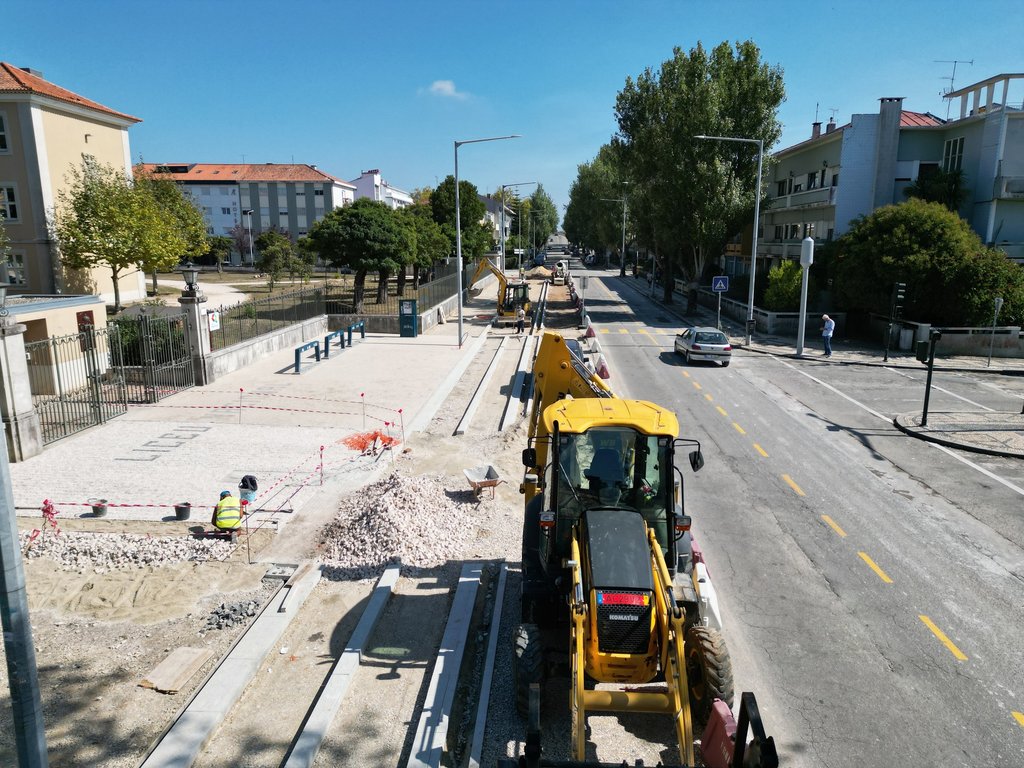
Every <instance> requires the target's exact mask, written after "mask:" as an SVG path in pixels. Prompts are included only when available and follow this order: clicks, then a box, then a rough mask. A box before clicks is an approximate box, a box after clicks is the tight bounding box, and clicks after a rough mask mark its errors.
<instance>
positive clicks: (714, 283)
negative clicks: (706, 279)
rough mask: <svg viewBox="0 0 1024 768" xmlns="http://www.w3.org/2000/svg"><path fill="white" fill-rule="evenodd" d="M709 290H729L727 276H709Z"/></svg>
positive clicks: (720, 291) (721, 291) (716, 291)
mask: <svg viewBox="0 0 1024 768" xmlns="http://www.w3.org/2000/svg"><path fill="white" fill-rule="evenodd" d="M711 290H712V291H714V292H715V293H725V292H726V291H728V290H729V276H728V275H718V276H717V277H713V278H711Z"/></svg>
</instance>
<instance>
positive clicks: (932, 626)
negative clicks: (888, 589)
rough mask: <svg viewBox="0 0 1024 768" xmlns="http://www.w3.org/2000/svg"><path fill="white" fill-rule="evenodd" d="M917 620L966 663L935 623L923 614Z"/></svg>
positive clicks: (965, 656)
mask: <svg viewBox="0 0 1024 768" xmlns="http://www.w3.org/2000/svg"><path fill="white" fill-rule="evenodd" d="M917 618H919V619H920V620H921V621H923V622H924V625H925V626H926V627H928V629H930V630H931V631H932V634H933V635H935V636H936V637H937V638H939V642H941V643H942V644H943V645H944V646H946V647H947V648H948V649H949V652H950V653H952V654H953V655H954V656H956V658H957V659H959V660H960V661H967V655H966V654H965V653H964V652H963V651H961V650H960V649H959V648H957V647H956V646H955V645H954V644H953V641H952V640H950V639H949V638H948V637H946V633H945V632H943V631H942V630H941V629H939V628H938V627H936V626H935V623H934V622H933V621H932V620H931V619H929V618H928V617H927V616H925V615H924V614H923V613H922V614H920V615H919V616H918V617H917ZM1021 725H1024V723H1021Z"/></svg>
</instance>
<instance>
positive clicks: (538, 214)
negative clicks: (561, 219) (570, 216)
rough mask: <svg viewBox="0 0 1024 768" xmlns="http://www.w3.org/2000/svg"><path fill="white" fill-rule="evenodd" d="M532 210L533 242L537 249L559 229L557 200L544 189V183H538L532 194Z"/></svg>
mask: <svg viewBox="0 0 1024 768" xmlns="http://www.w3.org/2000/svg"><path fill="white" fill-rule="evenodd" d="M530 212H531V216H532V217H533V227H532V228H531V230H530V231H531V232H532V234H533V242H532V243H531V245H532V246H533V247H534V248H535V249H536V248H539V247H540V246H542V245H544V244H545V243H546V242H547V241H548V238H549V237H550V236H551V235H553V234H554V233H555V232H556V231H557V230H558V209H557V208H556V207H555V201H554V200H552V199H551V196H550V195H549V194H548V193H547V192H545V191H544V185H543V184H538V185H537V188H536V189H535V190H534V191H533V194H532V195H530Z"/></svg>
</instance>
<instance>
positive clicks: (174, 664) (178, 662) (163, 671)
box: [139, 647, 213, 693]
mask: <svg viewBox="0 0 1024 768" xmlns="http://www.w3.org/2000/svg"><path fill="white" fill-rule="evenodd" d="M211 658H213V651H211V650H210V649H209V648H188V647H181V648H175V649H174V650H173V651H171V655H170V656H168V657H167V658H166V659H164V660H163V661H161V662H160V663H159V664H157V665H156V666H155V667H153V670H152V671H151V672H150V673H149V674H148V675H146V676H145V677H144V678H143V679H142V681H141V682H140V683H139V685H140V686H142V687H143V688H152V689H153V690H155V691H159V692H160V693H177V692H178V691H180V690H181V689H182V688H183V687H184V686H185V683H187V682H188V681H189V680H190V679H191V677H192V675H194V674H195V673H196V672H198V671H199V670H200V669H201V668H202V666H203V665H204V664H205V663H206V662H208V661H209V660H210V659H211Z"/></svg>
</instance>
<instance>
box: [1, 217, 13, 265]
mask: <svg viewBox="0 0 1024 768" xmlns="http://www.w3.org/2000/svg"><path fill="white" fill-rule="evenodd" d="M10 244H11V238H10V236H9V235H8V234H7V227H5V226H4V215H3V214H2V213H0V264H4V265H6V264H7V254H9V253H10V251H11V248H10Z"/></svg>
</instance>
